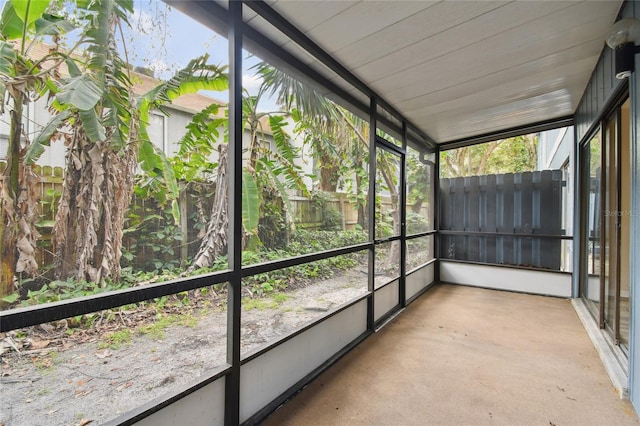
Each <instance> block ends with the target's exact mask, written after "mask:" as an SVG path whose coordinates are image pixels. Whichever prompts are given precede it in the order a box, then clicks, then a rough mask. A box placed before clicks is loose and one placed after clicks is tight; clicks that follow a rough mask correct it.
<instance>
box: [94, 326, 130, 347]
mask: <svg viewBox="0 0 640 426" xmlns="http://www.w3.org/2000/svg"><path fill="white" fill-rule="evenodd" d="M132 338H133V336H132V334H131V330H129V329H128V328H125V329H123V330H118V331H114V332H112V333H107V334H105V335H104V336H103V339H104V340H103V341H102V342H100V343H98V348H100V349H106V348H109V349H120V347H121V346H123V345H130V344H131V340H132Z"/></svg>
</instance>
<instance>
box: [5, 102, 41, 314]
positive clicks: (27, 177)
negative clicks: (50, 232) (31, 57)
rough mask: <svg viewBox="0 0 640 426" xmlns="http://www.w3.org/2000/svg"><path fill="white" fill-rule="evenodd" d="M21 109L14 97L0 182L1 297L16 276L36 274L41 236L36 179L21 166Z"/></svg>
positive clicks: (30, 171) (9, 287)
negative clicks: (5, 160)
mask: <svg viewBox="0 0 640 426" xmlns="http://www.w3.org/2000/svg"><path fill="white" fill-rule="evenodd" d="M23 105H24V104H23V98H22V97H21V96H16V97H15V98H14V103H13V109H12V111H11V113H10V114H11V129H10V134H9V149H8V150H7V167H6V169H5V170H4V172H3V173H2V177H1V178H0V205H1V206H2V208H1V209H0V267H1V270H0V297H5V296H7V295H9V294H11V293H12V292H13V291H14V286H13V282H14V279H15V278H16V274H19V273H25V274H27V275H28V276H30V277H33V276H35V275H36V273H37V270H38V264H37V262H36V259H35V247H36V241H37V239H38V238H39V237H40V234H38V231H37V230H36V228H35V222H36V221H37V219H38V211H37V194H36V189H37V184H38V182H39V177H38V176H37V175H36V174H35V173H34V172H33V170H32V166H31V165H25V164H23V162H22V156H23V153H24V150H23V148H22V146H21V145H22V141H21V139H22V117H23V116H22V112H23ZM25 149H26V147H25ZM0 303H1V302H0Z"/></svg>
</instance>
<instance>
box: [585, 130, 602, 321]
mask: <svg viewBox="0 0 640 426" xmlns="http://www.w3.org/2000/svg"><path fill="white" fill-rule="evenodd" d="M582 157H583V158H584V162H583V167H584V173H583V191H582V201H581V205H582V209H583V210H582V223H583V224H584V234H585V235H584V238H583V241H584V243H583V245H582V264H583V267H582V272H583V273H582V282H581V294H582V296H583V297H584V298H585V300H587V302H588V303H587V304H588V305H589V307H590V308H591V309H592V312H593V313H594V315H595V316H596V318H599V312H600V307H599V304H600V267H601V257H600V255H601V250H600V248H601V244H600V243H601V241H600V228H601V226H600V217H601V216H600V200H601V198H602V196H601V180H602V179H601V177H602V176H601V175H602V173H601V169H602V168H601V166H602V164H601V163H602V144H601V142H600V133H599V132H598V133H597V134H596V135H595V136H593V137H592V138H591V140H590V141H589V142H587V143H586V144H585V145H584V146H583V147H582Z"/></svg>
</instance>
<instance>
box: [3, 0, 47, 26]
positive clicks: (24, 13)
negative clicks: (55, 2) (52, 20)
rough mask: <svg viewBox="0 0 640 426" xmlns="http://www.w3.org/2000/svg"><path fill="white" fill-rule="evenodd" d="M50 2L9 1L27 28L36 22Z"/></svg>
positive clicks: (39, 0) (30, 0)
mask: <svg viewBox="0 0 640 426" xmlns="http://www.w3.org/2000/svg"><path fill="white" fill-rule="evenodd" d="M49 3H50V0H11V4H12V5H13V8H14V9H15V11H16V14H17V15H18V16H19V17H20V19H21V20H22V22H24V23H25V24H27V26H29V25H31V24H33V23H34V22H36V20H37V19H38V18H40V17H41V16H42V14H43V13H44V11H45V10H47V8H48V7H49Z"/></svg>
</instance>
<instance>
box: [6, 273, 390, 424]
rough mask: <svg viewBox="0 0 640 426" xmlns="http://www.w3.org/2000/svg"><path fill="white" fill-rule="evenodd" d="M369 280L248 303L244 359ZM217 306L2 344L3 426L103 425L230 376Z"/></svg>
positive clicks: (352, 278) (339, 281) (41, 331)
mask: <svg viewBox="0 0 640 426" xmlns="http://www.w3.org/2000/svg"><path fill="white" fill-rule="evenodd" d="M366 272H367V271H366V266H359V267H356V268H354V269H352V270H350V271H348V272H346V273H343V274H341V275H339V276H335V277H333V278H331V279H327V280H323V281H316V282H314V283H311V284H309V285H307V286H304V287H302V288H297V289H295V290H291V291H287V292H284V293H280V294H279V295H272V296H270V297H265V298H252V299H248V298H247V299H246V300H243V312H242V330H241V332H242V338H241V341H242V354H243V356H244V355H246V354H248V353H250V352H251V351H253V350H255V349H258V348H260V347H262V346H264V345H265V344H267V343H271V342H273V341H274V340H276V339H277V338H279V337H281V336H284V335H286V334H288V333H289V332H291V331H293V330H294V329H296V328H298V327H301V326H303V325H304V324H306V323H308V322H309V321H312V320H314V319H315V318H318V317H319V316H322V315H324V314H326V312H328V311H330V310H332V309H335V308H336V307H338V306H340V305H342V304H344V303H346V302H348V301H350V300H353V299H354V298H355V297H357V296H359V295H362V294H364V293H365V292H366V289H367V279H366V277H367V275H366ZM383 279H384V277H376V281H378V280H383ZM211 298H213V303H207V304H205V305H204V306H205V307H204V308H201V309H198V308H195V309H194V308H192V307H180V306H179V305H178V306H174V307H172V309H173V311H171V310H169V312H168V313H167V311H166V310H165V311H163V312H162V314H159V313H158V311H157V310H153V309H150V308H149V307H146V308H140V309H138V310H129V311H120V312H118V313H115V314H113V313H111V317H110V318H109V319H108V321H107V319H105V318H100V319H98V321H96V324H95V325H94V327H93V328H92V329H91V330H83V331H80V332H74V333H73V334H71V335H70V334H69V331H68V330H69V329H68V324H67V323H66V322H65V321H61V322H58V323H56V324H43V325H41V326H37V327H32V328H30V329H28V330H19V331H14V332H10V333H6V334H3V335H0V375H1V377H0V426H19V425H47V426H49V425H85V424H88V423H92V424H99V423H103V422H105V421H107V420H110V419H112V418H115V417H117V416H118V415H120V414H122V413H125V412H127V411H129V410H131V409H133V408H136V407H138V406H140V405H142V404H144V403H147V402H149V401H151V400H152V399H154V398H157V397H160V396H162V395H165V394H170V393H175V392H176V391H177V390H178V389H180V388H182V387H184V386H185V385H187V384H188V383H192V382H194V381H195V380H196V379H197V378H198V377H199V376H201V375H202V374H204V373H205V372H208V371H212V370H215V369H219V368H221V366H223V365H224V363H225V358H226V352H225V351H226V321H227V313H226V311H225V304H226V298H225V296H224V294H221V295H216V296H212V295H210V299H211Z"/></svg>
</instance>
